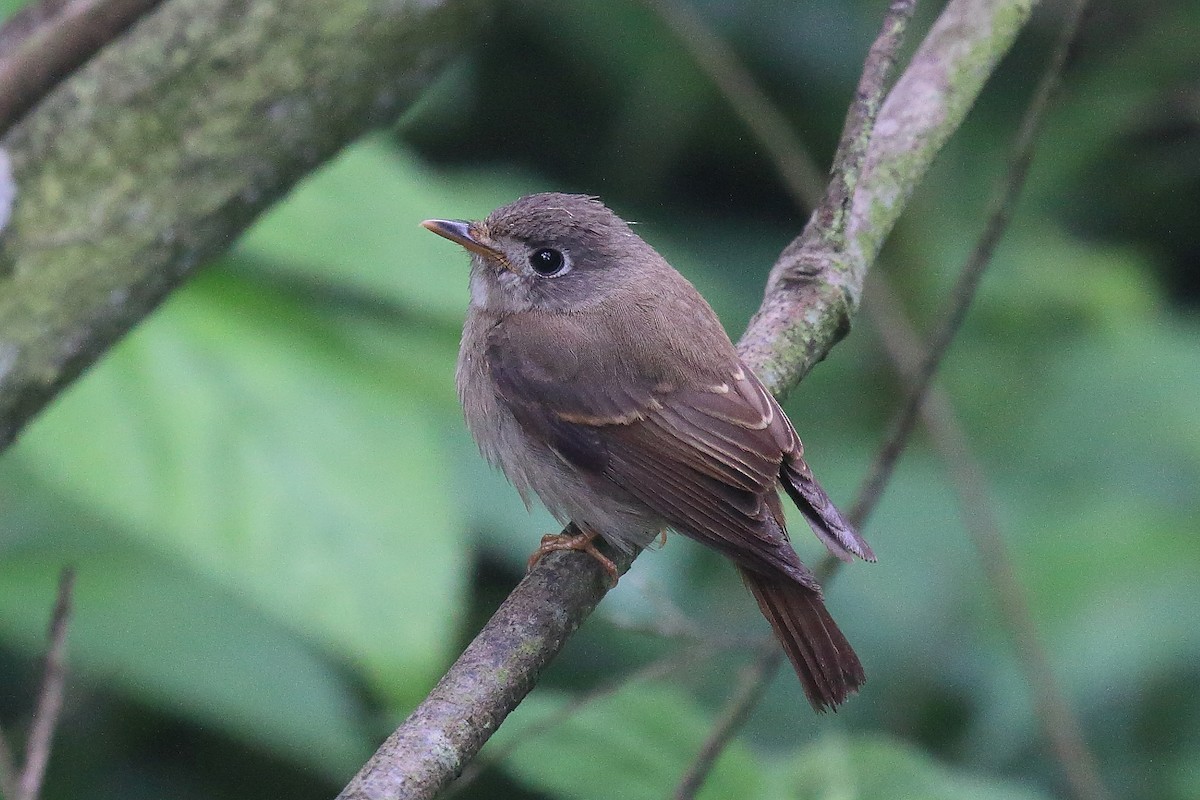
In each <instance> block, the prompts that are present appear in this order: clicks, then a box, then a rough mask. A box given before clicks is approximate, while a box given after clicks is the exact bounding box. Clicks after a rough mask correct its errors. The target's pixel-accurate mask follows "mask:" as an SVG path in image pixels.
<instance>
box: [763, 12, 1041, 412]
mask: <svg viewBox="0 0 1200 800" xmlns="http://www.w3.org/2000/svg"><path fill="white" fill-rule="evenodd" d="M1033 5H1034V3H1033V0H950V2H949V3H947V5H946V7H945V9H944V10H943V11H942V13H941V15H940V16H939V17H938V19H937V22H935V23H934V25H933V27H932V29H930V31H929V33H928V34H927V35H926V37H925V39H924V41H923V42H922V43H921V46H920V47H919V48H918V49H917V52H916V54H915V55H914V56H913V58H912V61H911V62H910V63H909V65H908V67H907V68H906V69H905V70H904V73H903V74H902V75H901V76H900V78H899V79H898V80H897V81H896V85H895V86H894V87H893V88H892V91H891V92H890V93H889V94H888V97H887V100H885V101H884V104H883V107H882V108H881V109H880V111H879V116H878V118H877V119H876V120H875V126H874V130H873V131H872V132H871V136H870V141H869V144H868V147H867V153H866V159H865V163H864V164H863V167H862V171H861V173H860V174H859V176H858V181H857V184H856V185H855V187H854V192H853V196H852V199H851V200H850V207H849V211H848V217H847V218H846V220H845V224H846V227H845V230H846V236H845V242H844V246H840V247H839V246H835V247H830V245H829V243H828V242H827V241H825V240H824V237H822V236H820V235H815V234H814V233H813V231H812V230H811V228H812V225H813V224H814V223H813V222H812V221H810V223H809V226H808V227H806V229H805V231H804V233H801V235H800V236H799V237H797V238H796V239H795V240H794V241H793V242H792V243H791V244H790V245H788V247H787V248H786V249H785V250H784V251H783V253H782V254H781V255H780V256H779V259H778V260H777V261H776V262H775V266H774V267H773V268H772V270H771V276H770V278H769V279H768V282H767V289H766V296H765V297H764V299H763V303H762V305H761V306H760V307H759V311H758V313H757V314H755V316H754V319H752V320H751V321H750V327H749V328H748V329H747V331H746V333H745V335H744V336H743V337H742V343H741V346H742V349H743V352H744V353H746V354H748V356H749V357H750V359H751V360H752V361H753V364H754V367H755V369H756V370H757V371H758V374H759V377H760V378H762V380H763V382H764V383H765V384H766V385H767V386H769V387H770V388H771V389H772V390H773V391H777V392H781V393H786V392H787V391H788V390H789V389H791V387H793V386H795V385H796V383H798V382H799V381H800V379H801V378H802V377H803V376H804V375H805V374H806V373H807V372H808V370H810V369H811V368H812V367H813V365H815V364H816V363H817V362H818V361H820V360H821V359H822V358H824V357H825V354H826V353H827V352H828V351H829V348H830V347H832V346H833V345H834V344H835V343H836V342H837V341H838V340H840V339H841V338H842V337H843V336H844V335H845V334H846V332H847V331H849V330H850V321H851V319H852V318H853V316H854V313H855V311H856V310H857V309H858V305H859V302H860V300H861V297H862V286H863V279H864V278H865V276H866V272H867V269H868V267H869V266H870V265H871V263H872V262H873V261H874V260H875V257H876V256H877V255H878V254H879V249H880V248H881V247H882V246H883V242H884V240H885V239H886V238H887V235H888V233H890V232H891V230H892V228H893V227H894V226H895V224H896V220H897V219H899V217H900V214H901V212H902V211H903V210H904V206H905V205H906V203H907V202H908V198H909V197H910V196H911V195H912V193H913V191H914V190H915V189H916V187H917V186H918V185H920V183H921V180H922V178H924V176H925V172H926V170H928V169H929V165H930V164H931V163H933V159H934V157H935V156H936V155H937V153H938V152H939V151H940V150H941V148H942V146H943V145H944V144H945V143H946V140H947V139H949V138H950V136H951V134H953V133H954V131H955V130H957V129H958V126H959V125H960V124H961V123H962V120H963V118H964V117H965V116H966V114H967V111H968V110H969V109H970V107H971V105H972V104H973V103H974V102H975V98H976V97H977V96H978V95H979V92H980V90H981V89H982V88H983V84H984V82H985V81H986V80H987V78H988V76H989V75H991V73H992V71H993V70H994V69H995V67H996V64H997V62H998V61H999V60H1000V58H1001V57H1002V56H1003V55H1004V54H1005V53H1006V52H1007V51H1008V48H1009V47H1010V46H1011V45H1012V42H1013V40H1014V39H1015V38H1016V36H1017V33H1018V32H1019V31H1020V30H1021V27H1022V26H1023V25H1024V24H1025V22H1026V20H1028V19H1029V15H1030V13H1031V12H1032V10H1033ZM813 219H814V220H815V219H816V217H815V216H814V218H813ZM818 275H819V276H820V278H819V279H818V278H817V276H818Z"/></svg>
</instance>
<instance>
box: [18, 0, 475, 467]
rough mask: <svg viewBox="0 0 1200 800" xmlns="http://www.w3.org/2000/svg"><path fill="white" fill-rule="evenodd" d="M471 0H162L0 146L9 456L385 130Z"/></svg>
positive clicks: (448, 44)
mask: <svg viewBox="0 0 1200 800" xmlns="http://www.w3.org/2000/svg"><path fill="white" fill-rule="evenodd" d="M477 5H478V4H477V3H475V2H473V1H472V0H422V1H421V2H417V0H412V1H411V2H402V1H401V0H336V1H335V0H170V1H169V2H163V3H161V4H160V5H158V6H156V7H155V8H154V9H153V10H152V11H150V12H149V13H147V14H145V15H144V16H142V17H140V18H139V19H138V20H137V22H136V23H135V24H134V25H133V26H132V27H131V28H130V29H129V30H128V31H126V32H125V33H124V34H123V35H121V36H120V37H119V38H117V39H116V40H114V41H113V42H112V43H110V44H109V45H108V46H106V47H104V48H103V49H101V50H100V51H99V52H98V53H97V54H96V55H95V56H94V57H93V58H91V59H90V60H88V61H87V63H86V64H85V65H84V66H83V67H82V68H80V69H79V70H78V71H77V72H75V73H74V74H72V75H71V76H70V77H69V78H67V79H66V80H65V81H63V82H61V83H59V84H58V85H57V86H56V87H55V88H54V89H53V90H51V91H50V92H49V94H47V95H46V96H45V97H44V98H42V99H41V100H40V102H38V103H37V105H36V106H33V110H32V111H30V112H29V113H28V114H27V115H26V116H25V117H23V118H22V119H20V120H19V121H17V122H16V124H15V125H13V126H12V127H11V128H10V129H9V130H8V131H7V133H6V134H5V135H4V137H3V139H0V148H3V150H4V151H6V152H7V155H8V158H9V160H10V161H11V166H12V175H13V182H12V187H13V188H14V189H15V194H16V198H15V202H14V205H13V208H12V215H11V218H10V220H9V222H8V226H7V227H6V228H4V230H3V232H0V449H2V448H3V447H5V446H7V445H8V444H9V443H11V442H12V441H13V439H15V437H16V436H17V434H18V433H19V432H20V430H21V429H22V427H23V426H24V425H25V424H26V423H27V422H28V421H29V419H30V418H31V417H32V416H33V415H34V414H35V413H37V411H38V410H40V409H41V408H42V406H43V405H44V404H45V403H46V402H47V401H48V400H49V399H50V398H51V397H53V396H54V394H55V393H56V392H58V391H59V390H60V389H61V388H62V387H64V386H65V385H66V384H67V383H69V382H70V381H71V380H72V379H73V378H74V377H75V376H76V375H78V374H79V373H80V372H81V371H82V370H83V369H85V368H86V367H87V366H88V365H90V364H91V363H92V362H94V361H95V360H96V359H97V358H98V357H99V356H100V355H101V354H102V353H103V352H104V351H105V350H106V349H107V348H108V347H109V346H111V345H112V344H113V343H114V342H115V341H116V340H117V339H118V338H119V337H120V336H121V335H122V334H124V333H125V332H126V331H127V330H129V329H130V328H131V327H132V326H133V325H134V324H136V323H137V322H138V321H139V320H140V319H142V318H143V317H144V316H146V314H148V313H149V312H150V311H151V310H152V309H153V308H155V307H156V306H157V305H158V303H159V302H160V301H161V300H162V299H163V297H165V296H166V294H167V293H168V292H170V291H171V289H173V288H175V287H176V286H178V285H179V284H180V283H181V282H182V281H183V280H184V279H186V278H187V277H188V276H189V275H190V274H191V273H192V272H193V271H195V270H196V269H197V268H198V267H199V266H200V265H202V264H204V263H205V262H206V261H208V260H209V259H210V258H212V257H213V256H214V255H216V254H217V253H219V252H221V251H222V250H224V249H225V248H226V247H228V246H229V244H230V243H231V242H232V241H233V240H234V239H236V237H237V236H238V234H239V233H241V231H242V230H244V229H245V228H246V227H247V226H248V225H249V224H250V222H251V221H252V220H253V219H254V218H255V217H256V216H257V215H258V214H259V213H261V212H262V211H263V210H264V209H266V208H268V207H269V206H270V205H271V203H272V202H274V201H275V200H276V199H278V198H279V197H280V196H281V195H282V194H283V193H284V192H286V191H287V190H288V189H289V188H290V187H291V186H292V185H294V184H295V183H296V181H298V180H299V179H300V178H302V177H303V176H304V175H305V174H307V173H308V172H309V171H311V170H312V169H313V168H314V167H316V166H317V165H318V164H320V163H322V162H323V161H325V160H326V159H328V158H330V157H331V156H332V155H334V154H335V153H336V152H337V151H338V150H339V149H340V148H342V147H343V146H344V145H346V144H347V143H349V142H350V141H353V140H354V139H355V138H356V137H357V136H359V135H360V134H362V133H363V132H365V131H366V130H367V129H369V128H371V127H372V126H377V125H380V124H384V123H388V122H391V121H393V120H394V119H395V118H396V116H397V115H398V113H399V112H400V111H401V110H402V109H403V108H405V107H406V106H407V105H408V104H409V103H410V102H411V101H412V100H413V99H415V97H417V96H418V95H419V93H420V92H421V90H422V89H424V88H425V87H426V86H427V85H428V84H429V82H430V81H431V80H432V78H433V76H434V75H435V74H436V70H437V68H438V67H439V66H440V65H441V64H442V63H443V62H444V61H445V60H446V58H447V56H449V55H450V54H451V53H452V52H454V50H455V49H456V46H457V45H458V44H459V43H460V41H461V40H462V39H463V38H464V35H465V34H466V33H468V32H470V31H471V30H473V29H474V28H475V27H476V25H477V22H478V19H479V13H478V9H477V7H476V6H477Z"/></svg>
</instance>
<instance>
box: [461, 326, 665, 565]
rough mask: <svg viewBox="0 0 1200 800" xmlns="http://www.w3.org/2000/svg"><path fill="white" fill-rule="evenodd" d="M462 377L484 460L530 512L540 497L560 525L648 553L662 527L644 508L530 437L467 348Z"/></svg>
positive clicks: (472, 428) (473, 432)
mask: <svg viewBox="0 0 1200 800" xmlns="http://www.w3.org/2000/svg"><path fill="white" fill-rule="evenodd" d="M457 377H458V380H457V383H458V392H459V399H460V400H461V402H462V405H463V412H464V416H465V417H466V420H467V429H468V430H470V432H471V436H472V437H473V438H474V439H475V443H476V444H477V445H478V446H479V451H480V452H481V453H482V454H483V457H484V458H485V459H487V461H488V463H490V464H491V465H492V466H494V467H498V468H499V469H500V471H501V472H503V473H504V476H505V477H506V478H508V481H509V482H510V483H511V484H512V485H513V486H514V487H515V488H516V490H517V491H518V492H519V493H520V495H521V499H522V500H524V501H525V505H526V506H529V505H530V501H531V500H532V498H533V497H534V496H536V497H537V498H538V499H539V500H540V501H541V502H542V505H544V506H545V507H546V509H547V510H548V511H549V512H550V513H551V514H553V515H554V517H555V519H557V520H558V521H559V522H561V523H563V524H566V523H567V522H574V523H575V524H576V525H579V526H580V527H583V528H587V529H589V530H592V531H595V532H596V533H598V534H600V535H601V536H602V537H603V538H604V539H605V540H606V541H608V542H610V543H611V544H613V545H614V546H616V547H619V548H621V549H622V550H630V549H632V548H633V547H635V546H636V547H644V546H646V545H647V544H649V543H650V542H651V540H653V539H654V537H655V536H657V535H658V532H659V530H661V529H662V527H663V523H662V521H661V520H660V519H659V518H658V517H657V515H655V514H654V513H653V512H652V511H650V509H648V508H647V507H646V506H645V505H643V504H642V503H640V502H639V501H637V500H636V499H634V498H633V497H631V496H629V495H628V494H626V493H625V492H624V491H623V490H622V489H621V488H620V487H618V486H617V485H616V484H614V483H612V482H610V481H609V480H608V479H607V478H605V477H603V476H593V475H586V474H583V473H581V472H580V471H579V470H577V469H575V467H573V466H571V465H570V464H568V463H567V462H565V461H564V460H563V459H562V458H560V457H559V456H558V454H556V453H555V452H554V451H553V450H552V449H551V448H549V447H548V446H546V445H544V444H541V443H539V442H536V441H534V440H533V439H531V438H530V437H529V436H527V435H526V433H525V431H524V429H522V427H521V424H520V423H519V422H518V421H517V418H516V417H515V416H513V413H512V412H511V411H510V410H509V409H508V407H507V406H506V405H505V403H504V401H503V399H501V398H500V397H499V396H498V395H497V394H496V391H495V388H494V386H493V384H492V381H491V378H490V377H489V376H488V375H487V374H486V372H485V371H484V370H482V369H479V368H477V367H476V365H475V364H473V363H472V362H471V356H470V354H469V353H467V352H466V350H465V348H464V352H463V353H462V355H461V356H460V359H459V368H458V376H457ZM597 483H603V484H604V485H603V486H596V484H597Z"/></svg>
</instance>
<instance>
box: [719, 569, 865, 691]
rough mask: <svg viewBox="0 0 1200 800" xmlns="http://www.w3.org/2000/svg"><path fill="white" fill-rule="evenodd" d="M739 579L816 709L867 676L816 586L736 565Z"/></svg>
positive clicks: (856, 686) (853, 688) (857, 685)
mask: <svg viewBox="0 0 1200 800" xmlns="http://www.w3.org/2000/svg"><path fill="white" fill-rule="evenodd" d="M738 571H739V572H741V574H742V580H743V581H745V583H746V586H747V587H748V588H749V589H750V592H751V593H752V594H753V595H754V599H755V600H757V601H758V607H759V608H760V609H762V613H763V616H764V617H766V618H767V621H768V622H770V623H771V628H772V629H773V630H774V631H775V637H776V638H777V639H779V643H780V644H781V645H783V650H784V652H785V653H787V657H788V659H790V660H791V662H792V666H793V667H795V669H796V675H797V677H799V678H800V683H801V685H802V686H803V687H804V693H805V694H806V695H808V701H809V702H810V703H812V706H813V708H815V709H816V710H817V711H824V710H825V709H827V708H834V707H836V706H837V705H838V704H840V703H841V702H842V701H844V700H845V699H846V697H847V696H849V695H850V693H851V692H855V691H857V690H858V687H859V686H861V685H862V684H863V682H864V681H866V679H867V677H866V675H865V674H864V673H863V668H862V664H861V663H859V660H858V656H857V655H855V653H854V650H853V648H851V647H850V643H849V642H848V641H846V637H845V636H843V635H842V632H841V631H840V630H838V626H837V624H836V623H834V621H833V617H831V616H830V615H829V612H828V611H826V610H825V603H824V602H822V600H821V595H820V593H819V592H816V591H814V590H813V589H811V588H809V587H807V586H803V585H801V584H799V583H796V582H794V581H791V580H788V579H787V578H772V577H768V576H765V575H761V574H759V573H756V572H752V571H750V570H748V569H744V568H741V567H739V568H738Z"/></svg>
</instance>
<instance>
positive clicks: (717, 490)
mask: <svg viewBox="0 0 1200 800" xmlns="http://www.w3.org/2000/svg"><path fill="white" fill-rule="evenodd" d="M422 225H424V226H425V227H426V228H428V229H429V230H431V231H433V232H434V233H436V234H438V235H440V236H444V237H446V238H447V239H450V240H451V241H453V242H457V243H458V244H460V245H462V246H463V247H465V248H466V249H467V250H469V251H470V253H471V283H470V285H471V305H470V312H469V314H468V316H467V321H466V326H465V327H464V329H463V337H462V348H461V350H460V352H459V360H458V373H457V384H458V393H459V398H460V399H461V401H462V405H463V410H464V413H465V416H466V420H467V426H468V428H470V430H471V434H472V435H473V436H474V437H475V441H476V442H477V443H478V445H479V448H480V451H481V452H482V453H483V455H484V457H486V458H487V460H488V461H489V462H491V463H492V464H493V465H494V466H498V467H499V468H500V469H501V470H503V472H504V474H505V475H506V476H507V477H508V479H509V481H511V482H512V484H513V485H514V486H515V487H516V488H517V491H519V492H520V493H521V496H522V498H524V499H525V500H526V502H527V503H528V501H529V499H530V495H531V494H533V495H537V497H538V498H540V499H541V501H542V503H543V504H545V506H546V507H547V508H548V509H549V510H550V512H551V513H552V514H553V515H554V516H555V517H556V518H558V519H559V521H561V522H562V523H564V524H566V525H568V526H569V530H570V531H571V534H567V535H563V536H557V537H547V538H546V539H544V540H543V545H542V547H541V548H539V549H538V551H537V552H536V553H535V554H534V558H533V559H532V560H531V563H532V561H535V560H536V559H537V558H538V557H540V555H542V554H543V553H545V552H547V551H550V550H557V549H568V548H569V549H579V550H584V551H587V552H589V553H591V554H592V555H594V556H595V557H597V558H598V559H600V560H601V562H602V563H605V564H606V568H607V569H609V571H610V573H611V574H612V575H613V577H614V579H615V577H616V570H615V568H614V567H613V565H612V562H611V561H609V560H608V559H607V558H605V557H604V556H603V555H602V554H601V553H600V552H599V551H598V550H597V549H596V548H595V546H594V544H593V540H594V539H595V538H596V537H597V536H599V537H601V538H603V539H604V540H605V541H607V542H609V543H610V544H612V545H614V546H616V547H617V548H620V549H623V550H630V549H633V548H636V547H644V546H646V545H647V544H649V543H650V542H651V541H652V540H653V539H654V538H655V536H657V535H658V534H659V533H660V532H661V531H663V530H665V529H666V528H671V529H674V530H676V531H678V532H679V533H682V534H684V535H685V536H689V537H691V538H693V539H695V540H697V541H699V542H700V543H702V544H704V545H707V546H708V547H711V548H713V549H715V550H717V551H718V552H720V553H723V554H724V555H725V556H727V557H728V558H730V559H732V560H733V562H734V563H735V564H736V565H737V568H738V570H739V572H740V573H741V575H742V578H743V580H744V581H745V583H746V585H747V586H748V587H749V589H750V591H751V592H752V593H753V595H754V598H755V600H757V601H758V605H759V608H760V609H761V610H762V613H763V615H764V616H765V617H766V618H767V620H768V621H769V622H770V623H771V627H772V628H773V629H774V631H775V635H776V637H777V638H778V639H779V641H780V643H781V644H782V645H783V648H784V650H785V652H786V653H787V655H788V658H789V659H790V660H791V662H792V665H793V666H794V667H795V669H796V674H797V675H798V676H799V678H800V682H801V684H803V686H804V692H805V694H807V695H808V699H809V701H810V702H811V703H812V705H813V707H814V708H816V709H817V710H823V709H825V708H827V707H832V706H836V705H837V704H839V703H841V702H842V701H843V700H845V698H846V696H847V695H848V694H849V693H850V692H852V691H855V690H856V689H857V688H858V687H859V686H860V685H862V683H863V681H864V680H865V676H864V674H863V668H862V664H860V663H859V660H858V656H856V655H855V653H854V650H853V649H851V647H850V644H849V642H847V641H846V638H845V636H843V635H842V632H841V631H840V630H838V627H837V625H836V624H834V621H833V618H832V617H830V615H829V612H828V611H827V610H826V609H825V604H824V602H823V601H822V599H821V589H820V587H819V586H818V585H817V582H816V580H815V578H814V577H813V574H812V572H811V571H810V570H809V569H808V568H807V567H805V566H804V564H803V563H801V561H800V558H799V557H798V556H797V555H796V552H795V550H793V549H792V546H791V544H789V542H788V536H787V530H786V527H785V524H784V516H783V507H782V504H781V502H780V499H779V494H778V491H777V490H778V487H779V486H780V485H782V486H783V489H784V491H786V492H787V493H788V495H789V496H790V497H791V498H792V500H793V501H794V502H795V503H796V505H797V507H799V509H800V511H801V512H802V513H803V514H804V517H805V519H807V520H808V523H809V525H810V526H811V527H812V529H813V531H814V532H815V533H816V535H817V536H818V537H819V538H820V539H821V541H822V542H824V544H825V546H826V547H827V548H828V549H829V551H830V552H831V553H833V554H834V555H836V556H838V557H839V558H841V559H843V560H846V561H850V560H851V558H852V556H858V557H859V558H862V559H865V560H867V561H874V560H875V556H874V554H873V553H872V552H871V548H870V547H869V546H868V545H867V543H866V542H865V541H864V540H863V539H862V537H860V536H859V535H858V533H856V532H855V531H854V529H853V528H852V527H851V526H850V525H849V524H848V523H847V522H846V520H845V519H844V518H843V517H842V515H841V514H840V513H839V512H838V510H837V509H836V508H835V507H834V505H833V503H832V502H831V501H830V499H829V497H828V495H826V494H825V491H824V490H823V489H822V488H821V487H820V485H819V484H818V483H817V482H816V480H815V479H814V478H813V476H812V473H811V471H810V470H809V468H808V465H807V464H806V463H805V462H804V458H803V446H802V445H801V443H800V439H799V437H798V436H797V435H796V431H795V429H794V428H793V427H792V424H791V422H790V421H789V420H788V418H787V416H786V415H785V414H784V413H783V410H782V409H781V408H780V407H779V404H778V403H777V402H775V399H774V398H773V397H772V396H771V394H770V393H769V392H768V391H767V390H766V389H765V388H764V387H763V385H762V383H761V382H760V381H759V380H758V378H757V377H755V375H754V373H753V372H752V371H751V370H750V369H749V368H748V367H747V366H746V365H745V364H743V363H742V361H741V359H739V358H738V355H737V351H736V350H735V349H734V346H733V344H732V343H731V342H730V340H729V337H728V336H727V335H726V333H725V331H724V329H723V328H722V327H721V324H720V322H719V321H718V320H717V316H716V314H715V313H714V312H713V310H712V308H710V307H709V305H708V303H707V302H705V300H704V298H703V297H701V296H700V293H699V292H697V291H696V289H695V287H693V286H692V284H691V283H689V282H688V281H687V280H686V279H685V278H684V277H683V276H682V275H680V274H679V273H678V272H676V271H675V269H674V268H672V267H671V265H670V264H668V263H667V262H666V261H665V260H664V259H663V258H662V256H660V255H659V254H658V253H657V252H656V251H655V250H654V249H653V248H652V247H650V245H648V244H646V243H645V242H644V241H642V239H641V238H640V237H638V236H637V235H636V234H635V233H634V232H633V231H632V230H631V229H630V227H629V225H628V224H626V223H625V222H624V221H623V220H622V219H621V218H620V217H618V216H617V215H616V214H614V213H613V212H612V211H610V210H609V209H608V208H607V207H606V206H604V205H603V204H602V203H600V202H599V201H598V200H596V199H594V198H590V197H586V196H582V195H569V194H535V195H530V196H528V197H523V198H521V199H520V200H517V201H516V202H514V203H511V204H509V205H506V206H504V207H502V208H499V209H496V210H495V211H493V212H492V213H491V214H490V215H488V217H487V219H485V220H483V221H482V222H465V221H461V220H441V219H434V220H427V221H425V222H423V223H422Z"/></svg>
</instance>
